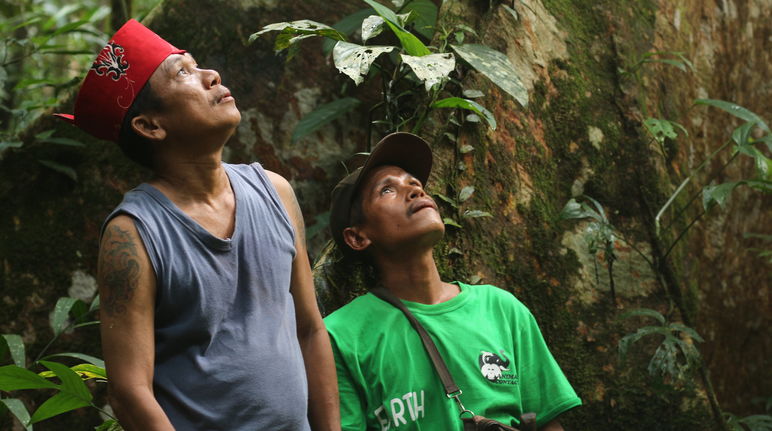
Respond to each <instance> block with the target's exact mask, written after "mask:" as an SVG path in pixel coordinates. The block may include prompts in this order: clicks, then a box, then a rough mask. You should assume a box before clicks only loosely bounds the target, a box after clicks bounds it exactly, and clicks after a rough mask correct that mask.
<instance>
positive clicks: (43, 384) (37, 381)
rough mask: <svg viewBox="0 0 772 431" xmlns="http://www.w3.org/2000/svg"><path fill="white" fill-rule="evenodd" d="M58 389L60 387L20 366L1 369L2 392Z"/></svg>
mask: <svg viewBox="0 0 772 431" xmlns="http://www.w3.org/2000/svg"><path fill="white" fill-rule="evenodd" d="M43 388H51V389H57V388H59V385H57V384H56V383H53V382H50V381H48V380H46V379H44V378H42V377H40V376H38V375H37V374H35V373H33V372H32V371H30V370H28V369H26V368H22V367H19V366H18V365H6V366H4V367H0V391H6V392H10V391H18V390H22V389H43Z"/></svg>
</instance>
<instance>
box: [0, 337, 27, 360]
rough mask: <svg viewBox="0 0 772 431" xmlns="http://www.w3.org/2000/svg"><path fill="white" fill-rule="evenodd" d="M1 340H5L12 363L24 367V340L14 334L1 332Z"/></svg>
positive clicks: (25, 358) (25, 356) (25, 357)
mask: <svg viewBox="0 0 772 431" xmlns="http://www.w3.org/2000/svg"><path fill="white" fill-rule="evenodd" d="M3 340H5V344H6V346H8V352H9V353H10V354H11V359H13V363H14V364H16V365H18V366H19V367H21V368H24V366H25V365H26V361H27V355H26V353H25V350H24V341H22V339H21V337H20V336H19V335H16V334H3Z"/></svg>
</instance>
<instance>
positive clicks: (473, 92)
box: [462, 90, 485, 99]
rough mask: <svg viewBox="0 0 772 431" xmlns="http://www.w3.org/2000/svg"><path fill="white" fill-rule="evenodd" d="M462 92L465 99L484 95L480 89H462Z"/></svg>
mask: <svg viewBox="0 0 772 431" xmlns="http://www.w3.org/2000/svg"><path fill="white" fill-rule="evenodd" d="M462 94H463V95H464V97H466V98H467V99H477V98H478V97H483V96H485V94H484V93H483V92H482V91H480V90H464V91H463V93H462Z"/></svg>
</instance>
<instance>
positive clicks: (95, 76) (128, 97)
mask: <svg viewBox="0 0 772 431" xmlns="http://www.w3.org/2000/svg"><path fill="white" fill-rule="evenodd" d="M184 52H185V50H182V49H178V48H175V47H174V46H173V45H172V44H170V43H169V42H167V41H165V40H164V39H162V38H161V37H160V36H158V35H157V34H155V33H153V32H152V31H151V30H150V29H148V28H147V27H145V26H144V25H142V24H140V23H139V22H137V21H135V20H133V19H132V20H129V21H128V22H127V23H126V24H124V25H123V27H121V28H120V29H119V30H118V31H117V32H116V33H115V35H114V36H113V38H112V39H110V41H109V42H108V43H107V45H105V47H104V48H102V51H101V52H100V53H99V55H98V56H97V58H96V60H94V63H93V64H92V65H91V69H90V70H89V71H88V74H87V75H86V79H85V80H84V81H83V85H82V86H81V87H80V91H79V92H78V98H77V99H76V100H75V115H70V114H54V115H56V116H57V117H60V118H62V119H65V120H67V121H69V122H70V123H72V124H75V125H76V126H78V127H80V128H81V129H83V130H85V131H86V132H88V133H90V134H92V135H94V136H96V137H97V138H101V139H108V140H111V141H117V140H118V135H119V133H120V131H121V125H122V123H123V117H124V116H126V111H128V109H129V107H131V104H132V103H134V99H135V98H136V97H137V94H139V92H140V90H142V87H144V86H145V83H146V82H147V80H148V79H150V75H152V74H153V72H155V70H156V68H158V65H160V64H161V63H162V62H163V61H164V60H165V59H166V57H168V56H170V55H172V54H182V53H184Z"/></svg>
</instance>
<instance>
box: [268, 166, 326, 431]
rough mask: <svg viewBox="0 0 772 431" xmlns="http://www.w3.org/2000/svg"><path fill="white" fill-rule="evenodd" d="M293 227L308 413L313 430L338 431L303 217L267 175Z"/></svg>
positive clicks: (288, 190) (285, 188)
mask: <svg viewBox="0 0 772 431" xmlns="http://www.w3.org/2000/svg"><path fill="white" fill-rule="evenodd" d="M268 177H269V178H270V179H271V182H272V183H273V185H274V187H275V188H276V190H277V191H278V192H279V196H280V197H281V200H282V203H283V204H284V207H285V208H286V209H287V213H288V214H289V216H290V219H291V220H292V224H293V226H294V228H295V250H296V254H295V260H294V262H293V263H292V282H291V283H292V284H291V286H290V291H291V292H292V297H293V301H294V303H295V315H296V316H297V325H298V328H297V333H298V341H299V342H300V350H301V351H302V352H303V359H304V361H305V366H306V375H307V376H308V393H309V401H308V413H309V418H310V420H311V428H312V429H314V431H322V430H323V431H328V430H340V407H339V401H338V379H337V376H336V374H335V362H334V360H333V357H332V348H331V347H330V338H329V335H328V334H327V330H326V328H325V326H324V322H323V321H322V316H321V314H320V313H319V307H318V306H317V303H316V291H315V289H314V282H313V277H312V275H311V265H310V263H309V261H308V253H307V252H306V238H305V237H306V235H305V224H304V223H303V215H302V213H301V212H300V206H299V205H298V202H297V199H296V198H295V193H294V192H293V191H292V187H291V186H290V184H289V183H288V182H287V180H285V179H284V178H283V177H281V176H280V175H278V174H275V173H273V172H268Z"/></svg>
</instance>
